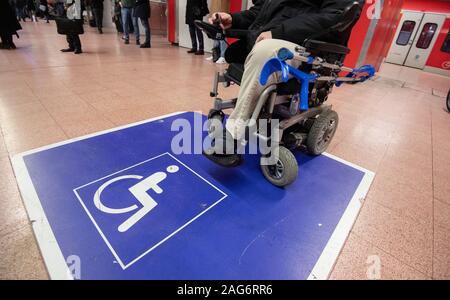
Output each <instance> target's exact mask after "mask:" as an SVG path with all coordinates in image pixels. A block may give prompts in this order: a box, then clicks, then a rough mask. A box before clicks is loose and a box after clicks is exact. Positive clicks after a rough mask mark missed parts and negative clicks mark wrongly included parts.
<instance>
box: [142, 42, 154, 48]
mask: <svg viewBox="0 0 450 300" xmlns="http://www.w3.org/2000/svg"><path fill="white" fill-rule="evenodd" d="M151 47H152V45H150V42H145V43H143V44H142V45H141V46H140V47H139V48H151Z"/></svg>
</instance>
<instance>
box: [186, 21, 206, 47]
mask: <svg viewBox="0 0 450 300" xmlns="http://www.w3.org/2000/svg"><path fill="white" fill-rule="evenodd" d="M189 33H190V34H191V40H192V49H198V50H203V49H204V46H203V33H202V31H201V30H200V29H199V28H197V26H195V25H194V24H189ZM197 38H198V43H199V47H198V48H197Z"/></svg>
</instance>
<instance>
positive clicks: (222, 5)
mask: <svg viewBox="0 0 450 300" xmlns="http://www.w3.org/2000/svg"><path fill="white" fill-rule="evenodd" d="M218 11H223V12H226V13H229V12H230V1H229V0H211V9H210V12H211V14H210V15H209V16H210V17H211V18H212V17H213V14H214V13H216V12H218ZM213 47H214V49H218V52H219V55H218V58H215V57H214V56H211V57H208V58H207V59H206V60H211V61H213V62H215V63H216V64H225V63H227V62H226V60H225V51H226V50H227V43H226V42H225V41H216V40H215V41H214V46H213ZM214 49H213V51H214Z"/></svg>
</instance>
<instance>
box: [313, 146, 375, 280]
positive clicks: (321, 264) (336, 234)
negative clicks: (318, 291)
mask: <svg viewBox="0 0 450 300" xmlns="http://www.w3.org/2000/svg"><path fill="white" fill-rule="evenodd" d="M324 155H325V156H327V157H329V158H331V159H333V160H336V161H338V162H341V163H343V164H345V165H348V166H350V167H353V168H355V169H357V170H359V171H361V172H364V176H363V178H362V180H361V182H360V183H359V185H358V188H357V189H356V191H355V193H354V194H353V197H352V199H351V200H350V202H349V203H348V205H347V208H346V209H345V211H344V214H343V215H342V217H341V219H340V220H339V223H338V224H337V225H336V228H335V229H334V231H333V234H332V235H331V237H330V239H329V240H328V242H327V244H326V246H325V248H324V249H323V251H322V254H321V255H320V257H319V259H318V260H317V262H316V264H315V266H314V268H313V269H312V270H311V273H310V274H309V276H308V280H311V279H316V280H325V279H328V277H329V276H330V273H331V271H332V270H333V267H334V264H335V263H336V261H337V258H338V256H339V254H340V253H341V250H342V248H343V247H344V244H345V241H346V240H347V238H348V236H349V234H350V231H351V229H352V227H353V224H354V223H355V221H356V218H357V217H358V214H359V211H360V209H361V207H362V202H363V201H364V199H365V198H366V195H367V193H368V192H369V188H370V185H371V184H372V181H373V179H374V177H375V173H374V172H372V171H369V170H367V169H364V168H362V167H360V166H358V165H355V164H353V163H351V162H348V161H346V160H343V159H341V158H339V157H336V156H334V155H332V154H329V153H324Z"/></svg>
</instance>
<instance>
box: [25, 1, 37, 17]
mask: <svg viewBox="0 0 450 300" xmlns="http://www.w3.org/2000/svg"><path fill="white" fill-rule="evenodd" d="M27 11H28V15H29V17H30V19H31V20H32V21H33V22H37V18H36V3H35V2H34V0H27Z"/></svg>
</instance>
